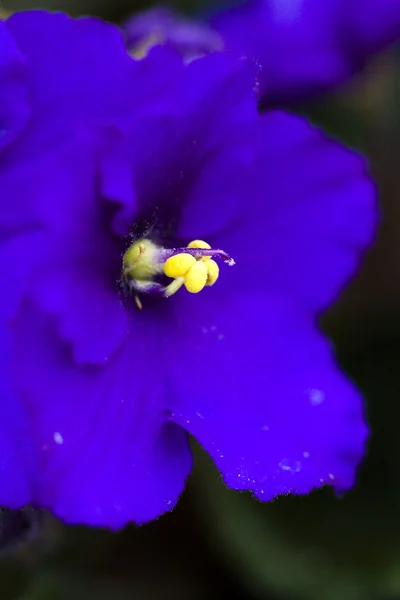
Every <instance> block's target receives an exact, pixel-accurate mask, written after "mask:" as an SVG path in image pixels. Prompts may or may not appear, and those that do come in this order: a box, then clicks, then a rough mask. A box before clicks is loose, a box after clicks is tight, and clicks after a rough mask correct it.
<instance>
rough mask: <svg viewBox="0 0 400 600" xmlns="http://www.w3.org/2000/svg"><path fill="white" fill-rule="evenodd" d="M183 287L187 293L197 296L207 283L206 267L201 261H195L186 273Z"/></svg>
mask: <svg viewBox="0 0 400 600" xmlns="http://www.w3.org/2000/svg"><path fill="white" fill-rule="evenodd" d="M183 279H184V285H185V288H186V289H187V291H188V292H190V293H191V294H197V293H198V292H201V290H202V289H203V288H204V286H205V285H206V282H207V266H206V263H204V262H203V261H197V262H196V263H195V264H194V265H193V267H192V268H191V269H190V270H189V271H188V272H187V273H186V275H185V277H184V278H183Z"/></svg>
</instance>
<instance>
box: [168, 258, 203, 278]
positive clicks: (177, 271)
mask: <svg viewBox="0 0 400 600" xmlns="http://www.w3.org/2000/svg"><path fill="white" fill-rule="evenodd" d="M195 263H196V259H195V258H194V256H191V255H190V254H185V253H183V252H182V254H175V256H171V257H170V258H168V260H167V261H166V262H165V265H164V273H165V274H166V276H167V277H173V278H175V277H183V276H184V275H186V273H187V272H188V271H189V269H190V268H191V267H193V266H194V265H195Z"/></svg>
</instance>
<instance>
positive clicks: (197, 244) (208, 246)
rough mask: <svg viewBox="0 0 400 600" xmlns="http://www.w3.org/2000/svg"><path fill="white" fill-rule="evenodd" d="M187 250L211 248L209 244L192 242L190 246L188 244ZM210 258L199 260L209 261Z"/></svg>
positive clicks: (199, 241) (203, 257)
mask: <svg viewBox="0 0 400 600" xmlns="http://www.w3.org/2000/svg"><path fill="white" fill-rule="evenodd" d="M187 247H188V248H202V249H208V248H211V246H210V244H207V242H203V240H193V242H190V244H188V246H187ZM210 258H211V256H202V257H201V259H200V260H210Z"/></svg>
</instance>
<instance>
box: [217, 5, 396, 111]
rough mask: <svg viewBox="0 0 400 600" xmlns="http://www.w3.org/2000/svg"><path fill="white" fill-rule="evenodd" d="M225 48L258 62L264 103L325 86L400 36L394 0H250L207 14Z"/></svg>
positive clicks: (335, 82)
mask: <svg viewBox="0 0 400 600" xmlns="http://www.w3.org/2000/svg"><path fill="white" fill-rule="evenodd" d="M211 23H212V25H213V26H214V27H215V29H216V31H218V32H219V33H220V34H221V36H222V37H223V39H224V43H225V48H226V49H228V50H231V51H234V52H235V53H238V54H240V55H241V56H247V57H251V58H253V59H255V60H256V61H257V63H258V64H259V66H260V73H259V86H260V89H259V93H260V97H261V100H262V102H263V103H268V104H271V103H275V102H276V103H279V102H288V101H291V100H295V99H298V98H302V97H307V96H310V95H312V94H316V93H318V92H322V91H325V90H327V89H329V88H331V87H332V86H335V85H338V84H340V83H342V82H344V81H346V80H347V79H348V78H349V77H350V76H352V75H353V74H354V73H356V72H357V71H359V70H360V69H361V68H362V67H363V66H364V65H365V63H366V61H367V59H368V58H369V57H370V56H371V54H373V53H375V52H378V51H379V50H382V49H383V48H384V47H385V46H386V45H388V44H390V43H392V42H393V41H394V40H395V39H396V38H398V37H400V2H399V1H398V0H351V1H349V0H249V1H248V2H242V3H241V4H240V5H238V6H236V7H235V8H231V9H228V10H225V11H222V12H220V13H219V14H217V15H215V16H214V17H213V18H212V19H211Z"/></svg>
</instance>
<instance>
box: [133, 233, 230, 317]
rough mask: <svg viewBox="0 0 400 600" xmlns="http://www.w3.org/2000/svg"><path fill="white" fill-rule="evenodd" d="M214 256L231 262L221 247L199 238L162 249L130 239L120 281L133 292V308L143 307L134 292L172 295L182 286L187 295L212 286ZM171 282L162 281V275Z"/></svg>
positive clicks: (215, 271) (215, 267) (216, 269)
mask: <svg viewBox="0 0 400 600" xmlns="http://www.w3.org/2000/svg"><path fill="white" fill-rule="evenodd" d="M214 258H218V259H221V260H223V261H224V262H225V263H227V264H228V265H230V266H233V265H234V264H235V261H234V260H233V258H231V257H230V256H229V255H228V254H226V252H224V251H223V250H214V249H213V248H211V246H210V245H209V244H207V242H204V241H203V240H193V241H192V242H190V243H189V244H188V246H187V247H186V248H170V249H168V248H163V247H161V246H157V245H156V244H155V243H154V242H152V241H151V240H149V239H146V238H143V239H140V240H137V241H136V242H134V243H133V244H132V245H131V246H130V247H129V248H128V250H127V251H126V252H125V254H124V257H123V271H122V281H123V286H124V287H125V289H127V290H128V291H130V292H131V293H134V298H135V302H136V305H137V307H138V308H139V309H140V310H141V309H142V308H143V306H142V303H141V300H140V298H139V296H138V294H159V295H161V296H163V297H164V298H169V297H170V296H173V295H174V294H175V293H176V292H177V291H178V290H179V289H180V288H181V287H182V286H184V287H185V288H186V290H187V291H188V292H190V293H191V294H197V293H198V292H201V290H203V289H204V288H205V287H210V286H212V285H214V283H215V282H216V281H217V279H218V277H219V266H218V263H217V262H216V261H215V260H214ZM163 277H164V278H165V277H168V278H169V279H172V281H171V282H169V283H168V282H167V283H166V284H164V282H163V281H162V278H163Z"/></svg>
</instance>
